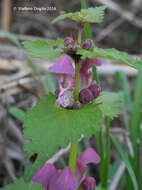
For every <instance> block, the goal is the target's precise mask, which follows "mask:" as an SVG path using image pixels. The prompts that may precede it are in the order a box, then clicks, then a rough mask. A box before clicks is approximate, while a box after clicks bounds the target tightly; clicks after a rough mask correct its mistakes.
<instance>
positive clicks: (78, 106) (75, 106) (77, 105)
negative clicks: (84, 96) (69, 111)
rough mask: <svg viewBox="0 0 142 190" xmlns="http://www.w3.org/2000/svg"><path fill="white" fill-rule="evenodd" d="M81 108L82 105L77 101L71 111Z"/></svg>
mask: <svg viewBox="0 0 142 190" xmlns="http://www.w3.org/2000/svg"><path fill="white" fill-rule="evenodd" d="M81 106H82V104H81V103H80V102H79V101H77V102H75V103H74V105H73V109H75V110H78V109H80V108H81Z"/></svg>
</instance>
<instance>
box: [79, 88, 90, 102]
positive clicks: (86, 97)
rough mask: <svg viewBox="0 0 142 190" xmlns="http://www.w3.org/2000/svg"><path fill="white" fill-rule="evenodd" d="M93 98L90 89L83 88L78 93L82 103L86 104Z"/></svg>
mask: <svg viewBox="0 0 142 190" xmlns="http://www.w3.org/2000/svg"><path fill="white" fill-rule="evenodd" d="M92 100H93V94H92V92H91V90H90V89H88V88H84V89H82V90H81V91H80V93H79V101H80V102H81V103H83V104H88V103H89V102H91V101H92Z"/></svg>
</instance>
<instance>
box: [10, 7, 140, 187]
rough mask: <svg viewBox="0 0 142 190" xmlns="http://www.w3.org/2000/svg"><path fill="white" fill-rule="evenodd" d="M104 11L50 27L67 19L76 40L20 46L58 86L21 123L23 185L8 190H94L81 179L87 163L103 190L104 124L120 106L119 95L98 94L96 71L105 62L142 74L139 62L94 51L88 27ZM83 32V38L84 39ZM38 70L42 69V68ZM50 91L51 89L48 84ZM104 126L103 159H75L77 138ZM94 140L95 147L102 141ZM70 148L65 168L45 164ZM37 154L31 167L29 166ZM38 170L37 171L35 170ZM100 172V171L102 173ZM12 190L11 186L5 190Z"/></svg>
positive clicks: (88, 155) (91, 153) (89, 153)
mask: <svg viewBox="0 0 142 190" xmlns="http://www.w3.org/2000/svg"><path fill="white" fill-rule="evenodd" d="M104 10H105V6H101V7H96V8H88V9H82V10H81V11H80V12H75V13H66V14H62V15H60V16H59V17H57V18H56V19H55V20H53V22H52V24H53V23H56V22H59V21H60V20H63V19H71V20H73V21H74V22H76V23H77V29H78V39H75V38H73V37H72V36H67V37H66V38H65V39H62V38H58V39H57V41H54V40H51V41H45V40H36V41H32V42H29V41H28V42H24V43H23V44H24V47H25V50H26V51H27V53H28V54H29V55H30V56H32V57H34V58H39V59H41V60H45V61H46V60H48V61H51V62H52V65H51V66H50V67H49V69H48V74H49V73H50V75H52V74H53V75H54V74H55V73H56V77H57V85H56V88H54V90H53V88H52V90H51V92H50V91H49V93H48V94H46V95H45V96H44V97H43V98H41V99H40V100H39V101H38V102H37V105H36V106H35V107H34V108H33V109H32V110H30V111H29V112H27V113H26V116H25V118H24V132H23V136H24V139H29V140H30V141H29V143H26V144H25V145H24V150H25V152H26V156H25V160H26V166H25V173H24V180H23V179H20V180H17V181H16V182H15V184H14V185H13V186H12V187H15V186H18V185H19V186H20V184H21V185H22V186H23V188H24V187H25V190H26V189H27V188H26V187H28V186H27V184H26V183H24V181H25V182H29V181H31V180H33V182H34V185H33V187H36V186H35V185H36V183H38V184H42V185H43V186H42V187H43V189H44V190H57V189H59V190H77V189H82V190H94V187H95V184H96V182H95V179H94V178H92V177H91V176H89V177H86V172H87V166H86V164H87V163H99V161H100V158H101V163H100V180H101V184H102V187H103V188H106V187H107V179H108V164H109V150H110V133H109V120H110V119H112V118H113V117H115V116H117V115H118V113H119V109H118V107H119V106H120V103H121V96H122V94H121V93H110V92H104V91H102V89H101V87H100V85H99V83H98V73H97V67H103V64H105V58H107V59H112V60H115V61H117V62H121V63H123V64H126V65H128V66H132V67H134V68H136V69H142V64H141V62H140V61H137V60H133V59H132V57H131V56H130V55H128V54H127V53H124V52H120V51H118V50H116V49H101V48H98V47H97V45H96V43H95V40H92V39H90V38H89V37H90V36H88V34H87V31H88V30H89V25H88V24H89V23H100V22H101V21H102V20H103V17H104ZM84 29H85V38H83V36H84V35H83V34H84ZM41 64H42V63H41ZM49 85H50V84H49ZM103 120H105V124H106V137H107V138H106V149H105V148H103V149H104V150H105V154H104V152H102V150H103V149H100V150H101V151H100V158H99V156H98V154H97V153H96V152H95V150H93V149H92V148H89V149H87V150H85V152H83V153H82V154H81V155H80V156H79V157H78V159H77V152H78V151H77V147H78V140H79V139H80V137H81V136H83V137H86V138H90V137H91V136H92V135H93V134H95V133H98V132H99V133H100V134H102V129H101V127H102V124H103ZM98 136H99V142H98V143H100V147H102V146H104V145H103V135H98ZM69 143H70V144H71V147H70V154H69V162H68V166H66V167H65V168H61V169H56V168H55V166H54V165H53V164H49V163H48V164H45V162H46V160H47V158H50V157H51V156H53V154H55V153H56V152H57V151H58V149H59V147H62V148H64V147H66V146H67V145H68V144H69ZM35 153H36V155H37V156H36V160H35V162H34V163H33V164H32V165H31V164H29V160H30V158H31V156H33V155H34V154H35ZM39 168H40V169H39ZM104 168H105V170H104ZM10 187H11V186H10Z"/></svg>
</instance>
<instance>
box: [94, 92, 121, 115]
mask: <svg viewBox="0 0 142 190" xmlns="http://www.w3.org/2000/svg"><path fill="white" fill-rule="evenodd" d="M121 101H122V93H114V92H105V91H103V92H101V95H100V96H99V97H98V98H97V99H96V100H95V102H94V103H95V104H98V106H99V108H100V110H101V111H102V113H103V114H104V115H105V116H108V117H109V118H113V117H117V115H118V114H119V112H120V110H119V109H118V108H119V107H120V105H121Z"/></svg>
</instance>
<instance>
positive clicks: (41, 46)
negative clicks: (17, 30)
mask: <svg viewBox="0 0 142 190" xmlns="http://www.w3.org/2000/svg"><path fill="white" fill-rule="evenodd" d="M23 44H24V47H25V48H26V50H27V52H28V54H29V55H31V56H32V57H34V58H39V59H43V60H51V61H52V60H55V59H57V58H59V57H61V55H62V54H61V53H62V48H60V47H61V39H58V45H59V47H57V48H54V45H55V41H54V40H51V41H48V42H46V41H45V40H36V41H31V42H29V41H25V42H23Z"/></svg>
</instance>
